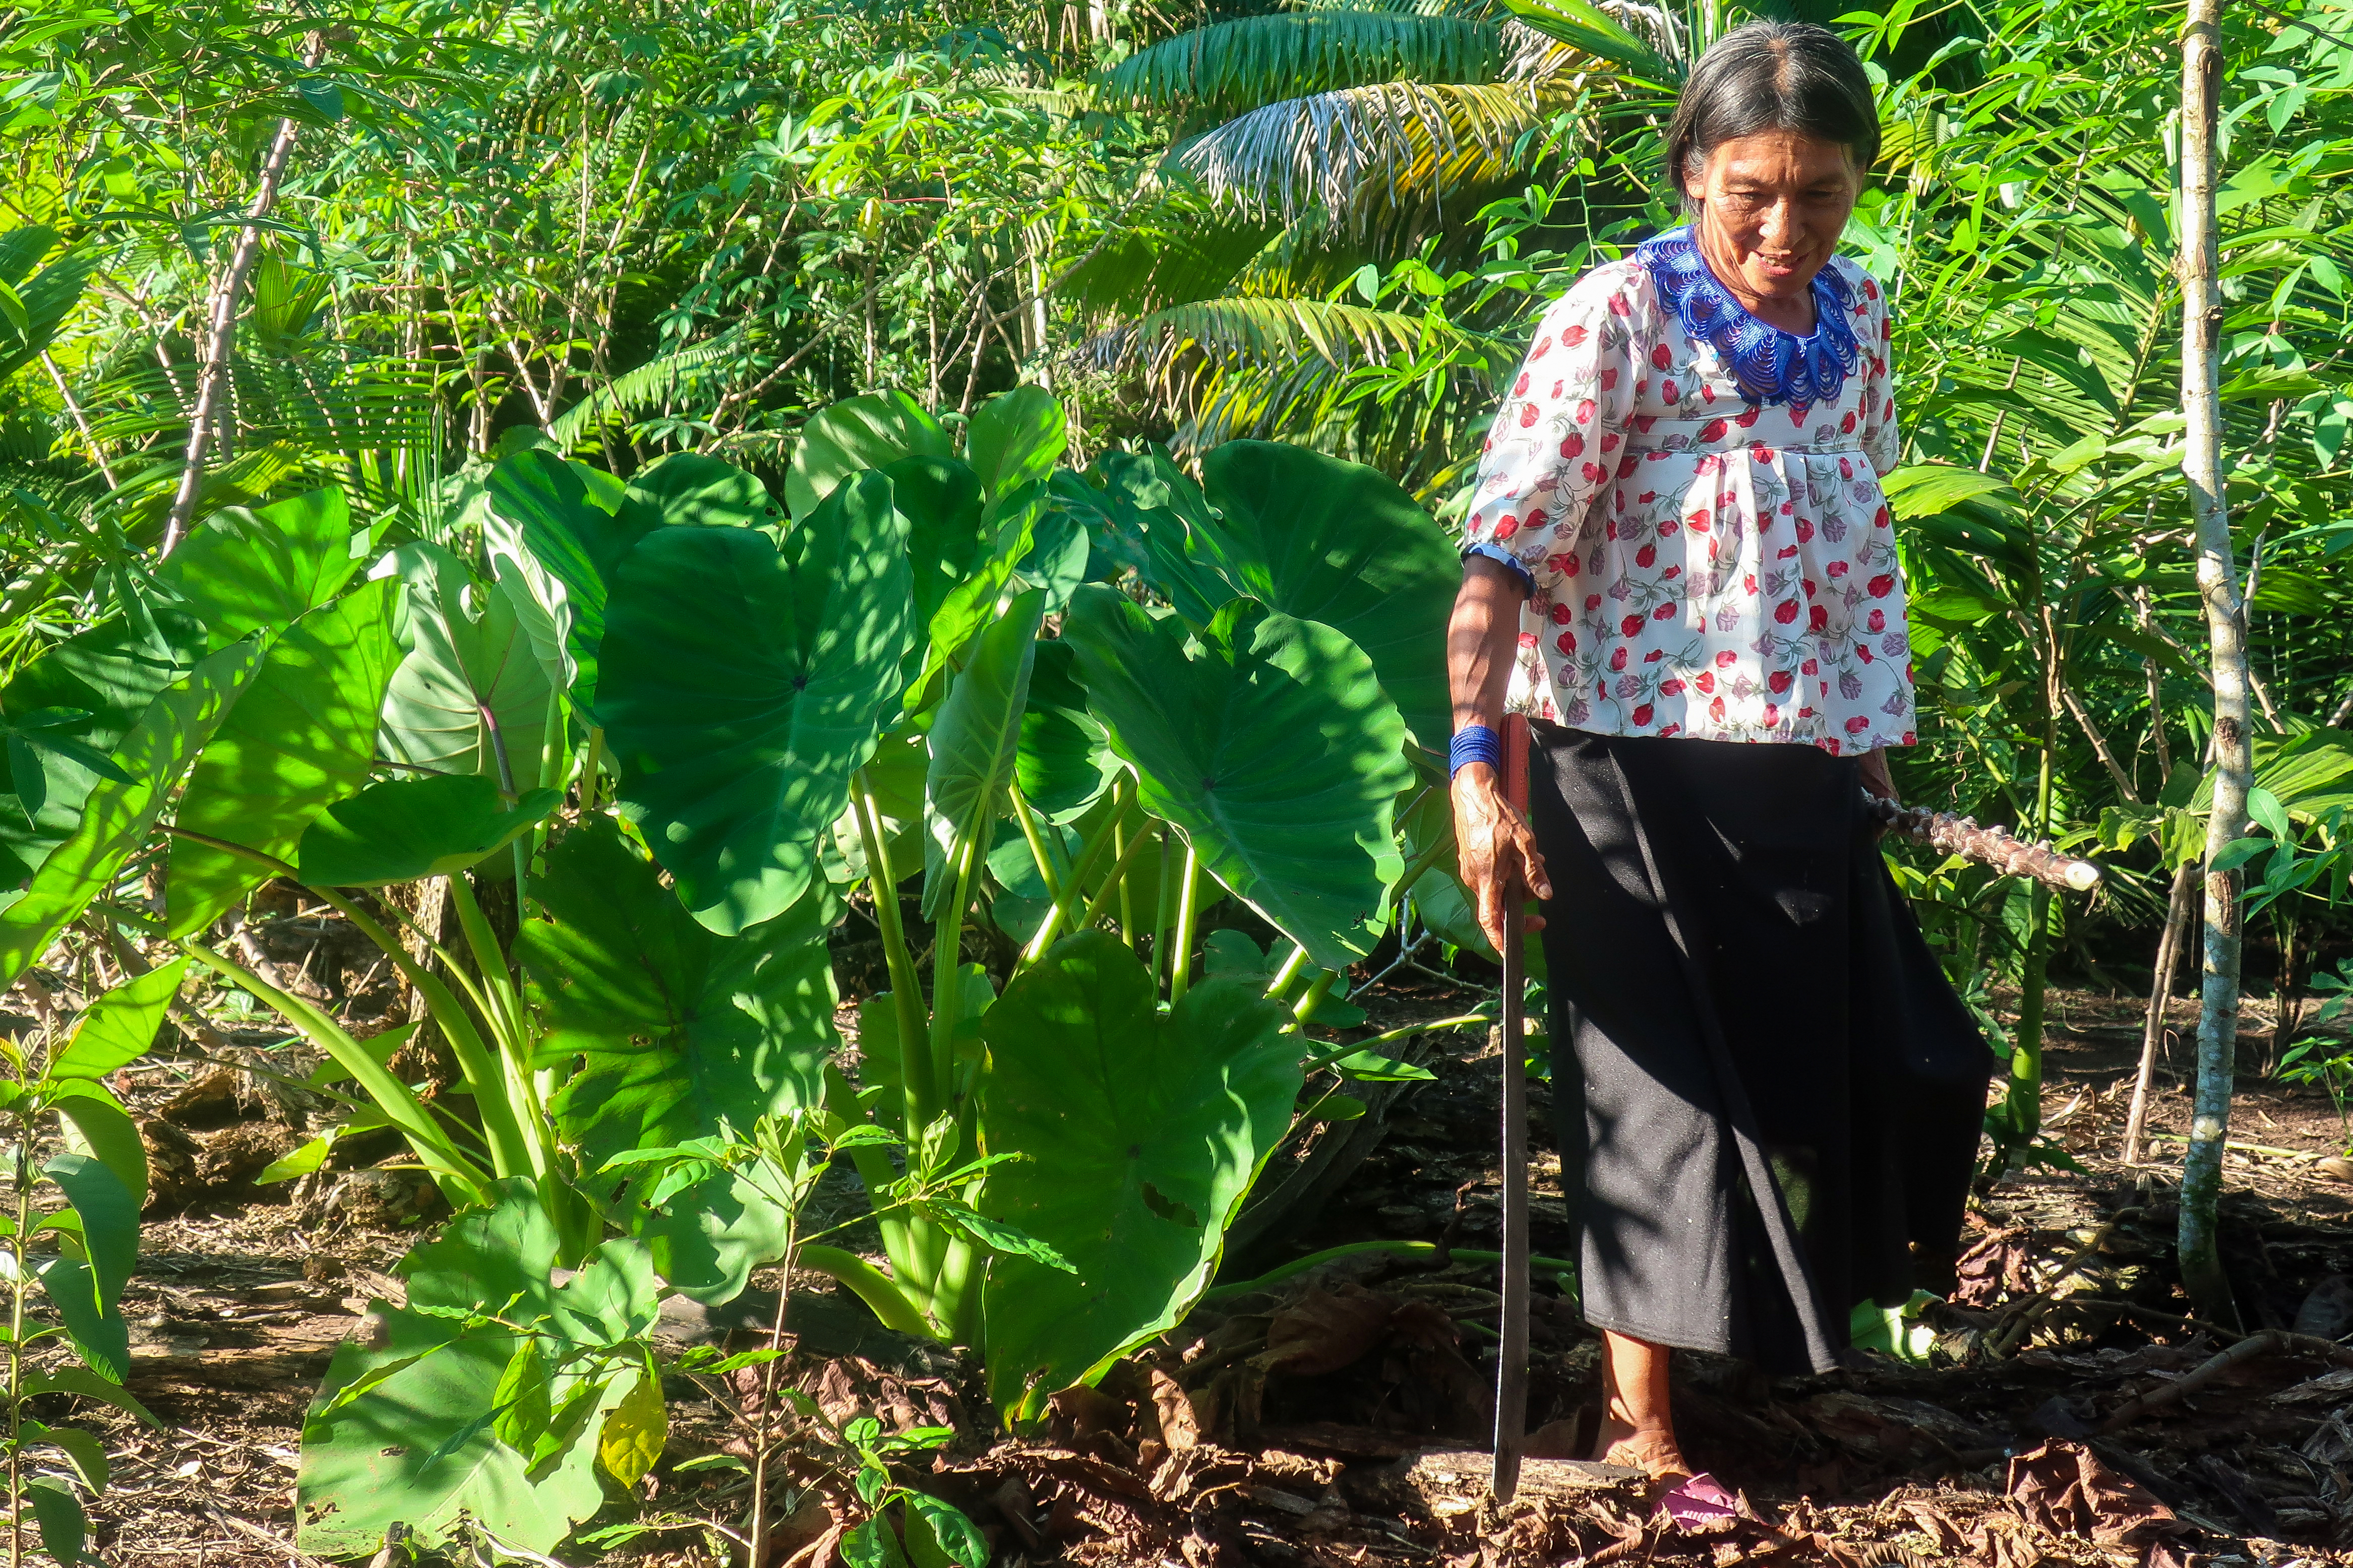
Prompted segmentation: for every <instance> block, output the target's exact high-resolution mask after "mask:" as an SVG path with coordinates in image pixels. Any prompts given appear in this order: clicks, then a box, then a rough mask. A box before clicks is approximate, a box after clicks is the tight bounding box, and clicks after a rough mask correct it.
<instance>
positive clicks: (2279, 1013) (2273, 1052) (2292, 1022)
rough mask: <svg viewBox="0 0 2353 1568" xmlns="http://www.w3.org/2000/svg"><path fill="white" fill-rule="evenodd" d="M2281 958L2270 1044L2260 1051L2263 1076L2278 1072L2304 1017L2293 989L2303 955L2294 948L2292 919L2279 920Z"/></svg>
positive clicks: (2275, 990) (2294, 929)
mask: <svg viewBox="0 0 2353 1568" xmlns="http://www.w3.org/2000/svg"><path fill="white" fill-rule="evenodd" d="M2279 933H2280V961H2279V984H2278V985H2277V986H2276V987H2274V992H2275V994H2276V996H2277V1001H2276V1002H2275V1003H2274V1006H2273V1016H2272V1045H2271V1049H2270V1050H2268V1051H2266V1052H2264V1053H2263V1076H2264V1077H2265V1078H2269V1077H2271V1076H2272V1074H2274V1073H2275V1072H2277V1071H2279V1064H2280V1058H2281V1056H2283V1055H2284V1053H2285V1052H2286V1050H2287V1047H2288V1041H2289V1039H2290V1038H2291V1037H2294V1035H2295V1026H2296V1025H2297V1024H2298V1023H2299V1022H2300V1021H2301V1020H2302V1018H2303V1016H2304V1007H2303V1004H2302V1001H2301V999H2300V998H2299V997H2298V996H2297V994H2296V989H2295V965H2296V960H2297V959H2298V958H2300V957H2302V956H2303V955H2302V954H2300V953H2298V952H2296V950H2295V934H2296V924H2295V921H2280V922H2279Z"/></svg>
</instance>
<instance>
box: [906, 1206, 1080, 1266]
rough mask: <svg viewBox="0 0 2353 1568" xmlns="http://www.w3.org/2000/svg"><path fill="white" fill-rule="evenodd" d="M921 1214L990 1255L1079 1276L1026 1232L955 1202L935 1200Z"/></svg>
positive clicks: (1061, 1258)
mask: <svg viewBox="0 0 2353 1568" xmlns="http://www.w3.org/2000/svg"><path fill="white" fill-rule="evenodd" d="M920 1212H921V1213H922V1214H923V1215H925V1216H926V1217H928V1218H931V1219H935V1220H937V1221H939V1222H940V1223H941V1224H942V1225H944V1226H947V1227H948V1228H949V1229H951V1230H955V1231H958V1232H960V1233H962V1234H963V1235H964V1236H965V1237H969V1238H970V1239H971V1240H972V1241H974V1242H975V1243H976V1244H978V1245H979V1246H980V1247H983V1248H985V1249H986V1250H987V1251H989V1252H995V1253H1003V1254H1006V1255H1008V1256H1010V1257H1015V1258H1029V1260H1030V1261H1031V1262H1033V1263H1042V1264H1044V1265H1045V1266H1046V1267H1047V1268H1055V1269H1060V1271H1061V1272H1062V1273H1065V1274H1076V1273H1077V1272H1078V1268H1077V1267H1076V1266H1075V1265H1073V1264H1072V1263H1071V1260H1070V1259H1069V1258H1065V1257H1063V1256H1062V1255H1061V1254H1060V1253H1059V1252H1057V1251H1055V1250H1054V1249H1053V1248H1052V1247H1049V1246H1047V1245H1046V1244H1045V1243H1044V1242H1042V1241H1040V1240H1039V1239H1038V1238H1037V1237H1034V1236H1031V1235H1030V1234H1029V1232H1027V1231H1024V1230H1018V1229H1016V1228H1014V1227H1013V1226H1009V1225H1006V1224H1004V1223H1003V1222H1001V1221H998V1220H993V1219H991V1218H989V1217H988V1216H987V1215H985V1214H982V1213H981V1212H980V1211H979V1210H977V1209H975V1208H971V1207H969V1206H967V1205H964V1204H960V1203H956V1202H955V1201H954V1200H952V1199H945V1198H934V1199H933V1200H931V1201H930V1202H927V1203H925V1204H923V1205H921V1209H920Z"/></svg>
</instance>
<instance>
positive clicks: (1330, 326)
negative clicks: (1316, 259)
mask: <svg viewBox="0 0 2353 1568" xmlns="http://www.w3.org/2000/svg"><path fill="white" fill-rule="evenodd" d="M1097 352H1098V353H1099V354H1101V355H1103V357H1104V358H1105V359H1106V360H1107V361H1110V362H1112V363H1117V362H1120V361H1122V360H1124V361H1126V362H1128V363H1141V365H1142V368H1143V369H1144V372H1145V379H1146V380H1147V381H1148V382H1149V383H1151V384H1152V385H1153V386H1154V388H1155V391H1157V392H1158V393H1159V395H1161V396H1162V397H1163V398H1164V399H1166V402H1167V403H1168V404H1169V405H1171V407H1172V408H1173V409H1174V410H1175V411H1176V414H1177V416H1178V427H1177V442H1176V444H1177V446H1178V447H1181V448H1183V449H1186V450H1200V449H1205V448H1207V447H1211V446H1214V445H1216V444H1217V443H1218V442H1219V441H1224V440H1230V439H1232V438H1234V437H1247V436H1268V435H1272V434H1275V433H1276V432H1278V431H1284V432H1290V433H1297V434H1303V435H1314V433H1316V432H1319V431H1327V430H1328V429H1329V427H1330V426H1332V425H1333V424H1334V422H1335V420H1336V419H1338V418H1339V417H1340V416H1341V410H1342V405H1343V400H1344V395H1345V393H1346V392H1347V390H1348V388H1349V387H1350V385H1351V384H1352V383H1353V382H1354V380H1355V379H1356V377H1357V376H1358V375H1359V374H1362V373H1364V372H1366V371H1368V370H1371V369H1373V368H1375V367H1377V366H1382V365H1395V364H1398V363H1401V362H1402V363H1407V364H1409V365H1419V364H1421V363H1433V364H1434V363H1446V364H1449V365H1451V366H1453V367H1457V368H1463V367H1467V368H1468V371H1469V373H1470V375H1471V377H1472V379H1474V380H1484V381H1489V382H1492V381H1494V380H1496V379H1499V378H1501V377H1502V376H1504V375H1506V374H1509V373H1510V370H1511V367H1512V365H1513V364H1514V363H1515V362H1516V359H1517V352H1518V351H1517V346H1516V345H1515V344H1511V343H1505V342H1502V341H1501V340H1493V341H1491V340H1490V339H1489V338H1487V337H1485V336H1484V335H1482V334H1479V333H1474V332H1470V331H1465V330H1463V329H1462V328H1461V327H1459V326H1457V325H1455V324H1454V323H1452V322H1451V321H1446V320H1445V319H1444V318H1442V317H1437V316H1417V315H1407V314H1404V313H1403V312H1400V311H1395V310H1376V309H1373V308H1370V307H1368V306H1364V305H1348V304H1341V303H1338V302H1336V301H1333V300H1274V299H1243V298H1227V299H1221V300H1197V301H1195V302H1193V303H1190V304H1186V305H1179V306H1176V307H1175V308H1173V309H1170V310H1160V311H1155V313H1154V314H1152V315H1150V316H1147V317H1145V318H1144V319H1143V320H1142V321H1137V322H1136V323H1135V324H1134V326H1132V327H1130V328H1127V329H1125V330H1124V331H1119V332H1115V333H1106V334H1104V336H1103V337H1102V338H1100V339H1098V340H1097Z"/></svg>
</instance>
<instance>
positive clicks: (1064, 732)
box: [1015, 639, 1119, 822]
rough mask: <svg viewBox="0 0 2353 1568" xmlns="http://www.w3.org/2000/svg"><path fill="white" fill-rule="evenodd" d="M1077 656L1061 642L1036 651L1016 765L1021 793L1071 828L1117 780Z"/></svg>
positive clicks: (1116, 764)
mask: <svg viewBox="0 0 2353 1568" xmlns="http://www.w3.org/2000/svg"><path fill="white" fill-rule="evenodd" d="M1078 662H1079V660H1078V655H1077V654H1076V653H1074V652H1072V651H1071V645H1070V644H1069V643H1066V642H1062V641H1060V640H1059V639H1057V640H1055V641H1052V642H1041V643H1039V645H1038V654H1037V663H1036V665H1035V666H1034V667H1033V668H1032V669H1031V670H1030V672H1029V705H1028V707H1027V708H1026V709H1024V710H1023V711H1022V714H1021V750H1020V754H1019V755H1018V757H1017V758H1016V760H1015V765H1016V769H1017V776H1018V778H1019V779H1020V781H1021V793H1022V795H1024V796H1025V797H1027V798H1028V800H1029V804H1030V805H1033V806H1035V807H1036V808H1037V809H1038V810H1039V811H1041V812H1043V813H1044V814H1045V815H1046V816H1048V817H1050V818H1051V819H1052V820H1053V821H1056V822H1070V821H1072V820H1075V819H1076V818H1077V817H1078V816H1081V815H1082V814H1083V813H1084V812H1085V811H1086V809H1087V808H1088V807H1089V806H1091V805H1093V804H1094V803H1095V802H1096V801H1097V800H1098V799H1100V798H1102V795H1103V791H1104V790H1105V789H1107V788H1109V787H1110V786H1111V781H1112V780H1113V778H1115V777H1117V776H1118V773H1119V762H1118V759H1117V758H1115V757H1113V755H1112V751H1111V742H1110V741H1109V739H1108V738H1106V737H1105V735H1104V734H1103V725H1102V724H1101V723H1099V722H1097V721H1096V720H1095V717H1094V715H1092V713H1089V712H1088V711H1087V689H1086V687H1085V686H1083V685H1082V684H1081V682H1080V680H1079V670H1078Z"/></svg>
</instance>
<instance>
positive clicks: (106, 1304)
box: [41, 1154, 139, 1312]
mask: <svg viewBox="0 0 2353 1568" xmlns="http://www.w3.org/2000/svg"><path fill="white" fill-rule="evenodd" d="M41 1173H42V1174H43V1175H45V1176H47V1177H48V1178H49V1180H51V1181H53V1182H55V1183H56V1184H58V1189H59V1190H60V1191H62V1192H63V1193H64V1194H65V1195H66V1201H67V1202H68V1203H69V1204H71V1205H73V1208H74V1213H76V1214H78V1215H80V1216H81V1237H82V1247H83V1248H84V1249H85V1250H86V1251H87V1252H88V1253H89V1255H90V1283H91V1288H92V1289H94V1290H95V1291H96V1292H97V1298H96V1300H97V1306H98V1310H100V1311H101V1312H106V1311H111V1310H113V1309H114V1304H115V1303H116V1302H117V1301H119V1300H121V1299H122V1287H123V1286H124V1285H125V1284H127V1283H129V1281H130V1279H131V1271H132V1269H133V1268H137V1267H138V1264H139V1201H138V1199H137V1198H135V1197H133V1196H132V1192H131V1189H130V1188H129V1187H128V1186H127V1185H125V1184H124V1183H123V1180H122V1178H121V1177H120V1176H118V1175H116V1174H115V1173H113V1172H112V1171H111V1170H109V1169H108V1168H107V1165H106V1163H105V1162H104V1161H102V1160H99V1159H96V1158H94V1157H92V1156H90V1155H88V1154H52V1155H51V1156H49V1160H48V1163H47V1164H45V1165H43V1166H42V1167H41Z"/></svg>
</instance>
